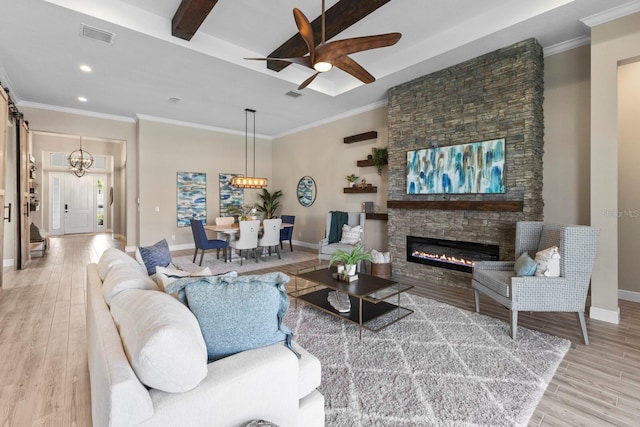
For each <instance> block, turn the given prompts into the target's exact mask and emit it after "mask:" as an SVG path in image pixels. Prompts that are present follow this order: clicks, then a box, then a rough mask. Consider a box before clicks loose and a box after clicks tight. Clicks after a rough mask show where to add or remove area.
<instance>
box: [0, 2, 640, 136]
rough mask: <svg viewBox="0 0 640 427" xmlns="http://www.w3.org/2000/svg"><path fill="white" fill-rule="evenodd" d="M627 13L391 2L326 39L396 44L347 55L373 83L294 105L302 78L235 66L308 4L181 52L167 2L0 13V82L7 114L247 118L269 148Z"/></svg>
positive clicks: (233, 7) (265, 49) (252, 14)
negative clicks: (447, 74)
mask: <svg viewBox="0 0 640 427" xmlns="http://www.w3.org/2000/svg"><path fill="white" fill-rule="evenodd" d="M362 1H366V0H362ZM336 2H337V0H327V1H326V7H327V8H329V7H331V6H332V5H333V4H334V3H336ZM638 3H639V2H638V1H634V2H631V3H630V2H629V1H628V0H573V1H572V0H529V1H525V0H483V1H478V0H447V1H444V0H440V1H435V0H391V1H390V2H389V3H387V4H386V5H384V6H382V7H381V8H380V9H378V10H377V11H375V12H374V13H372V14H371V15H369V16H368V17H366V18H364V19H363V20H361V21H360V22H358V23H356V24H355V25H353V26H352V27H351V28H349V29H347V30H346V31H344V32H343V33H341V34H340V35H339V36H338V37H336V39H342V38H348V37H354V36H365V35H373V34H379V33H387V32H400V33H402V39H401V40H400V41H399V42H398V43H397V44H396V45H395V46H391V47H387V48H382V49H376V50H372V51H367V52H362V53H358V54H355V55H353V58H354V59H355V60H357V61H358V62H359V63H360V64H361V65H362V66H363V67H364V68H366V69H367V70H368V71H369V72H370V73H371V74H373V75H374V76H375V77H376V78H377V81H376V82H375V83H372V84H369V85H363V84H361V83H360V82H359V81H358V80H356V79H355V78H353V77H351V76H350V75H348V74H346V73H344V72H342V71H340V70H337V69H334V70H332V71H330V72H328V73H326V74H323V75H321V76H319V77H318V78H317V79H316V80H315V81H314V82H313V83H312V84H311V85H310V86H309V87H308V88H307V89H304V90H303V91H300V93H302V94H303V96H301V97H299V98H295V99H294V98H291V97H289V96H285V93H287V92H289V91H297V86H298V84H300V82H302V81H303V80H304V79H305V78H306V77H308V76H309V75H311V74H310V73H311V70H308V69H305V68H301V67H299V66H290V67H287V68H286V69H285V70H283V71H281V72H280V73H276V72H274V71H271V70H268V69H266V64H265V63H264V62H259V61H247V60H244V59H243V58H245V57H264V56H266V55H268V54H269V53H270V52H272V51H273V50H274V49H275V48H277V47H278V46H280V45H281V44H282V43H283V42H284V41H286V40H287V39H288V38H289V37H291V36H292V35H293V34H294V33H295V32H296V31H297V30H296V26H295V22H294V19H293V14H292V9H293V8H294V7H297V8H299V9H300V10H302V12H303V13H305V15H306V16H307V17H308V18H309V20H310V21H312V20H313V19H315V18H316V17H317V16H318V15H320V13H321V0H297V1H293V0H219V1H218V3H217V5H216V6H215V7H214V8H213V11H212V12H211V14H210V15H209V16H208V18H207V19H206V20H205V22H204V23H203V25H202V27H201V28H200V30H199V31H198V32H197V33H196V35H195V36H194V37H193V39H192V40H191V41H190V42H187V41H184V40H182V39H178V38H176V37H173V36H171V18H172V17H173V14H174V13H175V10H176V9H177V7H178V5H179V4H180V0H90V1H88V0H48V1H44V0H0V5H1V6H2V8H1V9H0V10H1V14H0V80H1V81H2V83H3V85H5V86H7V87H9V89H10V90H11V96H12V98H13V99H14V101H15V102H16V103H17V104H18V107H20V106H38V107H44V108H55V109H62V110H65V111H75V112H86V113H89V114H99V115H111V116H118V117H122V118H128V119H130V120H134V119H135V118H136V117H155V118H160V119H166V120H175V121H180V122H186V123H192V124H196V125H202V126H210V127H215V128H222V129H228V130H232V131H240V132H242V131H244V109H245V108H253V109H255V110H257V114H256V131H257V133H258V134H259V135H261V136H267V137H275V136H278V135H283V134H287V133H290V132H292V131H295V130H298V129H302V128H305V127H308V126H310V125H313V124H317V123H321V122H323V121H327V120H332V119H335V118H336V117H340V116H344V115H347V114H350V113H352V112H355V111H362V110H364V109H367V108H371V107H372V106H375V105H380V104H381V103H383V102H384V101H385V100H386V96H387V95H386V94H387V90H388V89H389V88H390V87H393V86H395V85H398V84H400V83H403V82H406V81H408V80H411V79H414V78H417V77H420V76H422V75H425V74H429V73H431V72H433V71H436V70H439V69H442V68H445V67H447V66H450V65H453V64H456V63H459V62H462V61H464V60H467V59H470V58H473V57H476V56H479V55H482V54H484V53H487V52H490V51H492V50H495V49H498V48H500V47H504V46H508V45H510V44H512V43H515V42H518V41H520V40H523V39H526V38H529V37H535V38H536V39H537V40H538V41H539V42H540V44H541V45H542V46H543V47H544V48H549V47H551V46H557V45H559V44H561V43H564V42H567V41H568V42H569V43H568V44H567V45H568V46H573V45H577V44H579V43H584V42H586V41H587V40H588V39H587V38H586V37H588V35H589V28H588V27H587V26H586V25H584V24H583V23H582V22H581V21H580V20H581V19H582V18H586V17H589V16H592V15H595V14H598V13H601V12H603V11H609V12H612V13H614V14H617V15H623V14H626V13H630V12H636V11H638V10H640V7H638ZM611 9H613V11H611ZM81 24H86V25H90V26H92V27H96V28H99V29H102V30H106V31H109V32H112V33H114V34H115V37H114V38H113V42H112V43H111V44H107V43H102V42H98V41H95V40H91V39H86V38H82V37H80V26H81ZM80 64H87V65H90V66H91V67H92V69H93V71H92V72H91V73H84V72H82V71H80V70H79V66H80ZM79 96H84V97H86V98H87V99H88V101H87V102H86V103H81V102H79V101H78V100H77V98H78V97H79ZM171 97H177V98H180V101H179V102H169V101H168V99H169V98H171ZM366 130H368V129H363V131H366Z"/></svg>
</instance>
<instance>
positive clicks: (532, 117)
mask: <svg viewBox="0 0 640 427" xmlns="http://www.w3.org/2000/svg"><path fill="white" fill-rule="evenodd" d="M543 85H544V83H543V54H542V47H541V46H540V44H538V42H537V41H536V40H534V39H529V40H525V41H522V42H519V43H516V44H514V45H512V46H509V47H506V48H503V49H499V50H497V51H494V52H491V53H488V54H486V55H483V56H481V57H478V58H475V59H472V60H469V61H466V62H463V63H461V64H458V65H455V66H452V67H449V68H447V69H444V70H441V71H438V72H435V73H432V74H429V75H427V76H424V77H420V78H418V79H415V80H412V81H409V82H407V83H404V84H401V85H399V86H395V87H393V88H391V89H390V90H389V194H388V200H399V201H423V200H439V201H442V200H445V201H446V200H451V201H453V200H473V201H491V200H508V201H514V200H515V201H522V202H523V210H522V212H486V211H472V210H418V209H392V208H390V209H388V211H389V222H388V227H389V250H390V252H391V254H392V257H393V271H394V273H399V274H403V275H407V276H410V277H414V278H417V279H422V280H428V281H429V282H432V283H433V282H436V283H441V284H447V285H454V286H464V287H469V286H470V285H471V275H470V274H469V273H461V272H456V271H453V270H447V269H442V268H437V267H431V266H426V265H422V264H416V263H410V262H407V260H406V236H407V235H413V236H421V237H434V238H444V239H453V240H463V241H469V242H479V243H487V244H497V245H499V246H500V259H503V260H509V259H513V257H514V241H515V224H516V222H517V221H521V220H531V221H539V220H542V218H543V207H544V201H543V199H542V154H543V144H544V141H543V136H544V122H543V111H542V102H543V97H544V88H543ZM497 138H505V139H506V167H505V179H506V183H505V188H506V193H504V194H492V195H488V194H477V195H446V196H443V195H414V194H412V195H409V194H407V193H406V167H407V159H406V153H407V151H409V150H414V149H421V148H429V147H432V146H434V145H435V144H437V145H438V146H440V147H443V146H447V145H456V144H462V143H469V142H477V141H484V140H490V139H497ZM532 255H533V254H532Z"/></svg>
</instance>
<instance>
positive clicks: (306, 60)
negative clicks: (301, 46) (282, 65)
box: [244, 56, 313, 69]
mask: <svg viewBox="0 0 640 427" xmlns="http://www.w3.org/2000/svg"><path fill="white" fill-rule="evenodd" d="M244 59H248V60H249V61H282V62H288V63H290V64H298V65H303V66H305V67H308V68H311V69H313V66H312V65H311V59H310V58H309V57H308V56H303V57H297V58H244Z"/></svg>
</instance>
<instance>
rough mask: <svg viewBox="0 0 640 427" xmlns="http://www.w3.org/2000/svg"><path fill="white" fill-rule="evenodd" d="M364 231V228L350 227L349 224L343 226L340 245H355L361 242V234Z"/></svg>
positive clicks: (358, 226)
mask: <svg viewBox="0 0 640 427" xmlns="http://www.w3.org/2000/svg"><path fill="white" fill-rule="evenodd" d="M361 231H362V226H360V225H354V226H353V227H349V226H348V225H347V224H345V225H343V226H342V239H341V240H340V243H344V244H347V245H355V244H356V243H358V242H360V232H361Z"/></svg>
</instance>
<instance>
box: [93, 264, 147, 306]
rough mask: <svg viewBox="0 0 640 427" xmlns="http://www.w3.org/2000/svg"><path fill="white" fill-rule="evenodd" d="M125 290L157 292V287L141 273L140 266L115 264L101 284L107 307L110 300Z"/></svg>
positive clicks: (144, 273)
mask: <svg viewBox="0 0 640 427" xmlns="http://www.w3.org/2000/svg"><path fill="white" fill-rule="evenodd" d="M125 289H146V290H154V291H157V290H158V286H156V284H155V283H154V282H153V280H151V279H150V278H149V276H147V273H146V272H144V271H142V269H141V268H140V266H139V265H138V264H137V263H136V262H135V261H134V264H133V265H131V264H116V265H114V266H113V267H112V268H111V270H109V273H108V274H107V277H105V278H104V281H103V282H102V295H103V296H104V300H105V302H106V303H107V304H108V305H111V299H112V298H113V297H114V296H116V295H117V294H118V293H120V292H122V291H124V290H125Z"/></svg>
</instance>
